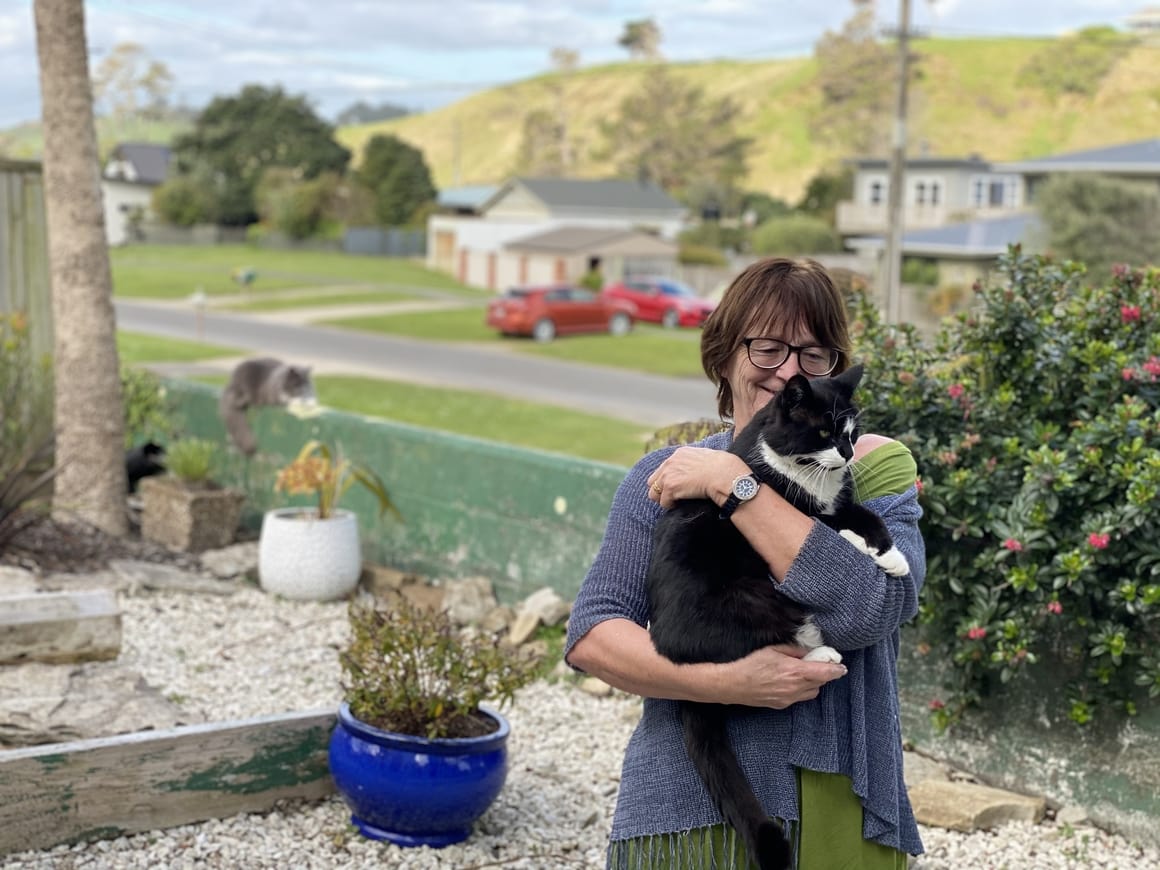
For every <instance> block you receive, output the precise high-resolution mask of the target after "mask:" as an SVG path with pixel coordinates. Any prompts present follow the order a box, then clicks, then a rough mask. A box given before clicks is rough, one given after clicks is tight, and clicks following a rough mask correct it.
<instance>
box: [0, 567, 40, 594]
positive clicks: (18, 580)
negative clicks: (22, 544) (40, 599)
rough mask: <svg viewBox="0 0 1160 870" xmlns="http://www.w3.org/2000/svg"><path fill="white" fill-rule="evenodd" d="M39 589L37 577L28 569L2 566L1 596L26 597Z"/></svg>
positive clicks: (0, 572)
mask: <svg viewBox="0 0 1160 870" xmlns="http://www.w3.org/2000/svg"><path fill="white" fill-rule="evenodd" d="M38 588H39V584H38V582H37V579H36V575H35V574H33V573H32V572H31V571H29V570H28V569H27V568H17V567H16V566H15V565H0V595H24V594H26V593H29V592H36V591H37V590H38Z"/></svg>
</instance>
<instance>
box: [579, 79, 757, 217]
mask: <svg viewBox="0 0 1160 870" xmlns="http://www.w3.org/2000/svg"><path fill="white" fill-rule="evenodd" d="M739 114H740V109H739V107H738V106H737V104H735V103H734V102H733V101H732V100H730V99H728V98H726V99H723V100H719V101H717V102H711V101H708V100H706V98H705V95H704V92H703V91H702V89H701V88H698V87H693V86H689V85H685V84H684V83H682V82H681V81H680V80H679V79H677V78H676V77H675V76H673V75H672V74H671V73H670V72H669V71H668V70H667V68H666V67H664V66H662V65H657V66H654V67H652V68H650V69H648V70H647V71H646V72H645V75H644V77H643V80H642V83H641V88H640V90H638V91H637V92H635V93H633V94H630V95H629V96H628V97H626V98H625V99H624V100H623V101H622V102H621V104H620V108H619V111H618V113H617V115H616V116H615V117H613V118H612V119H610V120H609V121H606V122H604V123H603V124H602V125H601V131H602V133H603V135H604V138H605V149H604V154H602V155H601V156H602V157H603V158H604V159H609V160H612V161H613V162H614V163H615V165H616V169H617V173H618V174H619V175H620V176H621V177H624V178H638V179H645V180H649V181H652V182H655V183H656V184H658V185H660V186H661V187H662V188H664V190H665V191H667V192H668V193H670V194H672V195H673V196H676V197H678V198H679V199H681V200H682V201H684V202H686V203H687V204H688V205H690V206H692V207H694V208H698V209H699V208H700V207H701V205H702V204H703V201H704V200H706V199H707V198H708V197H710V196H711V197H713V198H714V199H715V200H716V201H717V203H718V204H720V205H721V206H722V211H723V213H726V214H735V213H736V212H737V202H736V201H737V200H738V198H739V196H740V193H739V187H738V186H739V183H740V182H741V180H742V179H743V178H744V177H745V175H746V173H747V165H746V163H747V159H748V152H749V148H750V146H751V144H752V140H750V139H746V138H744V137H741V136H738V135H737V133H736V132H735V130H734V125H735V123H736V121H737V118H738V116H739Z"/></svg>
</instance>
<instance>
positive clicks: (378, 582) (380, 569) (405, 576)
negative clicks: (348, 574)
mask: <svg viewBox="0 0 1160 870" xmlns="http://www.w3.org/2000/svg"><path fill="white" fill-rule="evenodd" d="M359 581H360V582H361V583H362V586H363V588H364V589H366V590H367V591H368V592H370V593H371V594H373V595H377V596H379V597H380V598H389V597H390V593H391V592H398V591H399V590H400V589H402V588H403V587H404V586H410V585H413V584H415V583H418V582H420V578H419V576H418V575H417V574H411V573H408V572H407V571H399V570H396V569H395V568H388V567H387V566H385V565H374V564H372V563H370V562H364V563H363V570H362V576H361V577H359Z"/></svg>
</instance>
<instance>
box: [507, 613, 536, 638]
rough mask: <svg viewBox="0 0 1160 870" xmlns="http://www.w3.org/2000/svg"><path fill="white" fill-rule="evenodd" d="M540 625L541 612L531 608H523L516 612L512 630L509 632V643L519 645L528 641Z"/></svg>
mask: <svg viewBox="0 0 1160 870" xmlns="http://www.w3.org/2000/svg"><path fill="white" fill-rule="evenodd" d="M539 627H540V614H538V613H535V612H533V611H529V610H521V611H520V612H519V613H517V614H516V618H515V621H514V622H512V627H511V631H509V632H508V643H510V644H511V645H512V646H519V645H520V644H522V643H526V642H527V641H529V640H530V639H531V637H532V635H534V634H535V633H536V629H537V628H539Z"/></svg>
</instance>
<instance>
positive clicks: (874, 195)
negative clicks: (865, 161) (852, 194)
mask: <svg viewBox="0 0 1160 870" xmlns="http://www.w3.org/2000/svg"><path fill="white" fill-rule="evenodd" d="M883 187H884V185H883V184H882V182H881V181H871V182H870V205H882V188H883Z"/></svg>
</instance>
